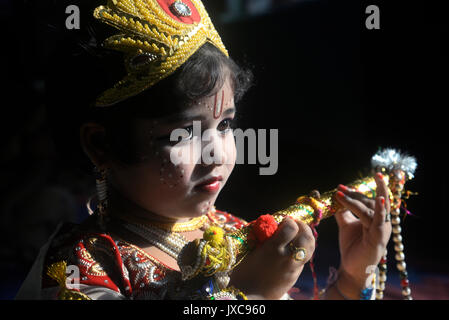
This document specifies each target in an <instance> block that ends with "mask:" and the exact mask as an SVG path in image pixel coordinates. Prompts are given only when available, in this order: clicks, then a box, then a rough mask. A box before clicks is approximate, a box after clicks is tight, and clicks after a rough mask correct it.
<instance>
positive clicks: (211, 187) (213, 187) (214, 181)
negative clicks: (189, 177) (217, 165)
mask: <svg viewBox="0 0 449 320" xmlns="http://www.w3.org/2000/svg"><path fill="white" fill-rule="evenodd" d="M222 180H223V178H222V177H221V176H218V177H213V178H211V179H207V180H206V181H204V182H202V183H200V184H198V185H196V186H195V188H196V189H198V190H201V191H204V192H209V193H215V192H217V191H218V190H219V189H220V184H221V183H220V181H222Z"/></svg>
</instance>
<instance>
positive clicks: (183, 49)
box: [94, 0, 229, 107]
mask: <svg viewBox="0 0 449 320" xmlns="http://www.w3.org/2000/svg"><path fill="white" fill-rule="evenodd" d="M94 17H95V18H97V19H99V20H100V21H102V22H104V23H106V24H108V25H111V26H113V27H115V28H116V29H118V30H119V31H120V33H119V34H116V35H113V36H111V37H109V38H107V39H106V40H105V41H104V43H103V45H104V46H105V47H106V48H109V49H113V50H117V51H120V52H123V53H124V57H125V66H126V70H127V75H126V76H125V77H124V78H123V79H122V80H120V81H119V82H118V83H116V84H115V85H114V86H113V87H112V88H110V89H107V90H106V91H104V92H103V93H102V94H101V95H100V96H99V97H98V98H97V100H96V102H95V106H97V107H106V106H110V105H113V104H115V103H117V102H120V101H122V100H125V99H127V98H129V97H132V96H135V95H137V94H138V93H140V92H142V91H144V90H146V89H147V88H149V87H151V86H153V85H154V84H156V83H157V82H159V81H160V80H162V79H164V78H165V77H167V76H169V75H170V74H172V73H173V72H174V71H175V70H176V69H177V68H179V67H180V66H181V65H182V64H183V63H184V62H185V61H186V60H187V59H188V58H189V57H190V56H191V55H192V54H194V53H195V52H196V50H198V48H200V47H201V46H202V45H203V44H204V43H206V42H210V43H212V44H213V45H215V46H216V47H217V48H219V49H220V50H221V51H222V52H223V53H224V54H225V55H226V56H229V55H228V52H227V50H226V48H225V46H224V45H223V43H222V41H221V38H220V36H219V35H218V33H217V31H216V30H215V28H214V26H213V24H212V21H211V20H210V18H209V16H208V14H207V12H206V9H205V8H204V5H203V4H202V2H201V1H200V0H108V2H107V5H105V6H99V7H97V8H96V9H95V10H94Z"/></svg>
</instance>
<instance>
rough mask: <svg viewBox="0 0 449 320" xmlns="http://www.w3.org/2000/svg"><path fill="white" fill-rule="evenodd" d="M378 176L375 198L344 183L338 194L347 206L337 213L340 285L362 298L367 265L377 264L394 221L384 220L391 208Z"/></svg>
mask: <svg viewBox="0 0 449 320" xmlns="http://www.w3.org/2000/svg"><path fill="white" fill-rule="evenodd" d="M375 180H376V184H377V190H376V191H377V198H376V199H375V200H374V199H369V198H367V197H365V196H363V195H362V194H360V193H357V192H352V191H351V190H349V189H347V188H346V187H344V186H341V185H340V186H339V188H338V189H339V190H340V193H338V194H337V197H336V199H337V200H338V202H339V203H340V204H341V205H343V207H344V209H343V210H341V211H339V212H337V213H336V214H335V218H336V220H337V224H338V228H339V240H340V241H339V242H340V255H341V265H340V270H339V289H340V291H345V292H344V294H345V295H346V296H348V297H350V298H351V297H353V298H354V299H358V298H359V292H360V290H361V289H363V287H364V285H365V281H366V279H367V278H368V276H369V274H368V273H367V267H368V266H370V265H374V266H377V264H378V263H379V261H380V259H381V257H382V256H383V254H384V252H385V248H386V246H387V243H388V240H389V239H390V235H391V229H392V227H391V223H390V222H389V221H385V220H386V215H387V214H389V212H390V203H389V196H388V187H387V186H386V184H385V182H384V181H383V179H382V177H381V176H378V175H377V176H375ZM351 212H352V213H351ZM353 214H354V215H355V216H354V215H353Z"/></svg>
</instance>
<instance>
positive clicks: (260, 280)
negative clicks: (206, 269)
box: [230, 218, 315, 300]
mask: <svg viewBox="0 0 449 320" xmlns="http://www.w3.org/2000/svg"><path fill="white" fill-rule="evenodd" d="M291 247H293V248H294V247H297V248H304V249H305V250H306V255H305V257H304V259H303V260H302V261H296V260H295V259H294V258H293V253H292V249H291ZM314 250H315V238H314V236H313V233H312V230H311V229H310V227H309V226H308V225H307V224H305V223H304V222H301V221H299V222H295V221H294V220H293V219H288V218H287V219H284V220H283V221H282V222H281V223H280V224H279V227H278V229H277V230H276V232H275V233H274V235H273V236H272V237H271V238H270V239H268V240H266V241H265V242H264V243H263V244H262V245H261V246H260V247H258V248H256V249H254V250H253V251H251V252H250V253H249V254H248V255H247V256H246V258H245V259H244V260H243V261H242V262H241V263H240V264H239V265H238V266H237V267H236V268H235V269H234V270H233V272H232V274H231V281H230V285H232V286H234V287H236V288H238V289H240V290H241V291H242V292H243V293H245V294H246V296H247V297H248V299H270V300H275V299H280V298H281V297H282V296H283V295H284V294H285V293H286V292H287V291H288V290H290V289H291V288H292V287H293V285H294V284H295V283H296V281H297V279H298V277H299V275H300V274H301V272H302V270H303V268H304V264H305V263H306V262H307V261H309V260H310V258H311V257H312V254H313V251H314Z"/></svg>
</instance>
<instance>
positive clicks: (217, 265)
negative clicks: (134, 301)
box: [178, 149, 417, 299]
mask: <svg viewBox="0 0 449 320" xmlns="http://www.w3.org/2000/svg"><path fill="white" fill-rule="evenodd" d="M371 167H372V169H373V172H381V173H382V174H383V177H384V181H385V183H386V184H387V185H388V186H389V188H390V203H391V215H392V220H391V221H392V225H393V240H394V242H395V244H396V245H395V250H396V251H397V252H396V256H395V257H396V260H397V268H398V270H399V271H400V275H401V286H402V294H403V297H404V299H411V292H410V287H409V285H408V280H407V273H406V271H405V268H406V265H405V262H404V254H403V245H402V237H401V235H400V233H401V227H400V217H399V215H400V206H401V201H402V200H401V199H402V195H403V191H404V185H405V183H406V182H407V181H408V180H411V179H413V177H414V172H415V170H416V167H417V163H416V159H415V158H414V157H411V156H408V155H405V154H401V153H400V152H398V151H396V150H394V149H385V150H381V151H379V152H378V153H376V154H375V155H374V156H373V157H372V158H371ZM347 186H349V187H350V188H351V189H353V190H354V191H356V192H359V193H361V194H363V195H365V196H367V197H369V198H374V197H375V196H376V183H375V180H374V178H373V177H372V176H370V177H366V178H363V179H359V180H357V181H354V182H352V183H350V184H347ZM336 191H337V190H336V189H334V190H331V191H328V192H325V193H323V194H321V195H319V194H318V193H316V194H315V195H313V194H312V195H309V196H301V197H299V198H298V199H297V200H296V202H295V203H294V204H292V205H291V206H289V207H288V208H286V209H284V210H280V211H277V212H275V213H273V214H271V215H270V217H269V218H270V219H272V220H273V219H274V221H275V222H276V223H280V222H281V221H282V220H283V219H285V218H286V217H291V218H293V219H295V220H301V221H303V222H305V223H307V224H308V225H310V226H316V225H318V223H319V222H320V221H321V220H323V219H326V218H329V217H331V216H333V215H334V214H335V213H336V212H337V211H338V209H339V208H340V205H339V203H338V202H337V201H336V200H335V193H336ZM265 216H267V215H265ZM263 217H264V216H261V217H260V218H259V219H257V220H255V221H253V222H250V223H249V224H247V225H245V226H244V227H242V228H241V229H239V230H235V231H231V232H226V231H224V230H222V229H221V228H218V227H211V228H209V229H208V230H206V231H205V233H204V237H203V239H201V240H196V241H193V242H191V243H189V244H188V245H186V247H185V248H184V249H183V251H182V252H181V254H180V255H179V258H178V265H179V266H180V268H181V272H182V276H183V279H184V280H189V279H193V278H194V277H197V276H203V277H211V276H214V275H215V276H216V277H217V278H221V279H222V281H223V282H224V283H225V282H226V274H227V273H228V272H229V271H231V270H232V269H233V268H234V267H235V266H236V265H237V264H238V263H240V262H241V261H242V260H243V259H244V257H245V256H246V254H247V253H249V252H250V251H251V250H252V249H253V248H254V247H255V245H256V244H257V243H258V242H259V243H260V241H262V240H263V239H260V238H259V239H258V237H259V236H258V234H259V233H260V232H258V231H257V230H255V229H257V228H261V229H263V226H262V227H260V223H261V224H263V223H264V222H263V219H261V218H263ZM259 222H260V223H259ZM187 251H188V252H189V253H190V254H189V255H186V254H184V253H185V252H187ZM193 252H195V253H196V259H194V260H191V259H188V260H187V258H186V257H187V256H191V253H193ZM193 256H195V255H193ZM379 272H380V275H379V285H378V287H377V289H376V290H377V292H376V298H377V299H382V298H383V290H384V288H385V281H386V253H385V254H384V256H383V258H382V259H381V261H380V262H379ZM223 278H224V279H223ZM223 285H225V284H223Z"/></svg>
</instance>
